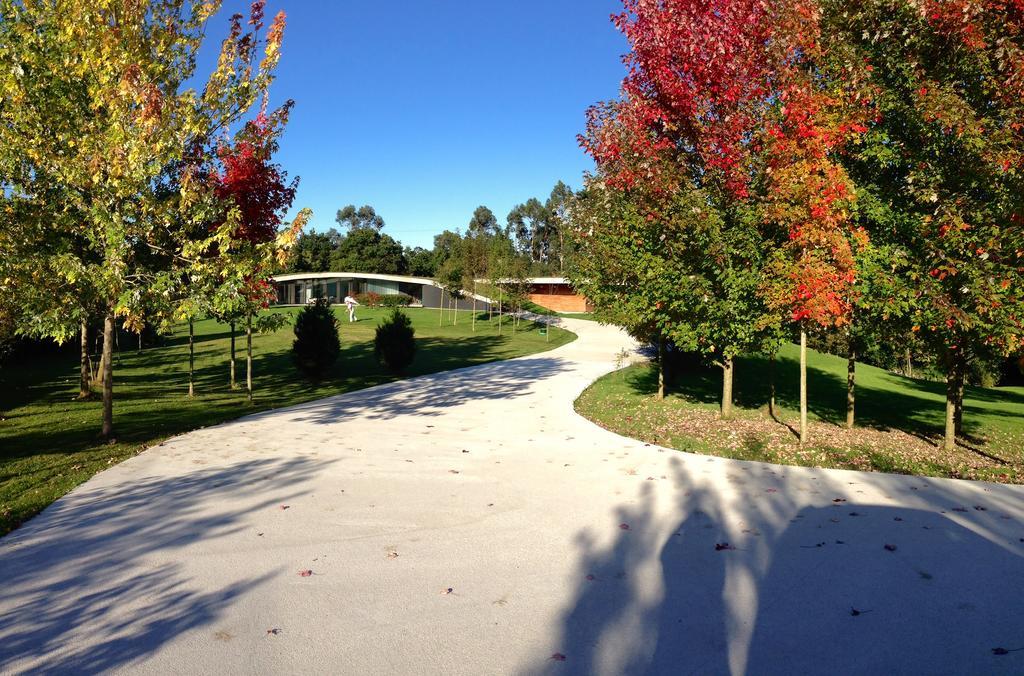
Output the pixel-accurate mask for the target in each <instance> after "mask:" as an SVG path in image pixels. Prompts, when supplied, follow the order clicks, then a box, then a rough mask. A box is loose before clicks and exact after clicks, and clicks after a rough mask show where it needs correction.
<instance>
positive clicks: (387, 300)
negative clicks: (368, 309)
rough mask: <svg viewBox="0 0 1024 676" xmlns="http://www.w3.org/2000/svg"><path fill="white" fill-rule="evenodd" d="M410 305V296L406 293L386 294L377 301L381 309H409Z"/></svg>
mask: <svg viewBox="0 0 1024 676" xmlns="http://www.w3.org/2000/svg"><path fill="white" fill-rule="evenodd" d="M410 303H412V296H410V295H409V294H406V293H388V294H384V295H383V296H381V297H380V298H378V299H377V304H378V305H379V306H381V307H409V304H410Z"/></svg>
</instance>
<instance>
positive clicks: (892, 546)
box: [885, 545, 896, 552]
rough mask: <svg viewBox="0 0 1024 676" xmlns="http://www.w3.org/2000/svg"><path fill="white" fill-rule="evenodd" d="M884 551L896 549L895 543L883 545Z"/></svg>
mask: <svg viewBox="0 0 1024 676" xmlns="http://www.w3.org/2000/svg"><path fill="white" fill-rule="evenodd" d="M885 551H887V552H894V551H896V545H885Z"/></svg>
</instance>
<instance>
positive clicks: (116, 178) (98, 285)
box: [0, 0, 284, 437]
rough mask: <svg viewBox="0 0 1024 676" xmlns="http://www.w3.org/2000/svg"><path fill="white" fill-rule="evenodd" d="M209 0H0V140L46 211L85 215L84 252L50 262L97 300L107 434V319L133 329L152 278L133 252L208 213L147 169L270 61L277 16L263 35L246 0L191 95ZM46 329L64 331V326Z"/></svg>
mask: <svg viewBox="0 0 1024 676" xmlns="http://www.w3.org/2000/svg"><path fill="white" fill-rule="evenodd" d="M218 8H219V3H218V2H200V1H199V0H152V1H151V2H148V3H139V2H135V1H132V0H107V1H105V2H102V3H100V4H99V5H96V4H85V5H73V4H62V5H61V6H60V8H59V11H58V10H57V9H55V8H54V7H53V6H52V5H51V4H50V3H22V2H17V1H16V0H2V1H0V44H2V45H4V48H3V49H2V50H0V92H2V95H3V100H4V101H5V104H4V105H2V106H0V128H2V129H3V132H2V133H3V137H2V138H0V146H3V147H4V149H5V150H4V151H3V152H4V154H5V155H13V156H15V157H17V159H18V161H20V162H21V163H23V165H27V166H28V167H30V170H29V172H28V173H32V174H34V175H38V176H45V177H47V178H48V179H49V180H52V181H53V182H54V183H55V184H58V185H60V186H63V190H62V203H61V204H50V205H47V209H46V211H47V212H48V213H51V214H53V213H58V212H60V211H62V210H66V209H71V210H73V211H74V212H77V213H80V214H83V215H85V217H84V219H83V221H82V222H81V223H80V224H79V225H78V227H79V228H80V232H81V234H82V236H83V240H84V241H86V242H88V244H89V248H88V251H87V252H85V254H87V255H83V256H81V257H76V256H74V255H72V254H65V255H63V256H62V257H61V258H60V259H59V262H58V263H56V264H55V265H53V267H56V268H57V269H59V270H61V272H62V276H63V277H64V278H68V279H69V280H72V279H74V280H77V279H79V278H85V279H87V280H88V284H89V286H90V287H91V288H94V289H96V292H97V295H98V296H99V297H100V298H101V299H102V300H103V315H104V335H105V340H104V359H103V360H102V361H103V363H104V374H103V375H104V377H103V382H104V388H103V429H102V433H103V435H104V436H105V437H110V436H112V434H113V360H112V358H111V351H112V348H113V335H114V330H115V321H116V318H118V317H121V318H123V320H124V324H125V326H126V327H127V328H129V329H131V330H138V329H140V328H141V326H142V325H143V323H144V312H145V304H146V296H147V293H148V290H149V289H150V288H151V287H152V285H153V282H154V279H153V275H152V273H151V268H150V267H149V266H148V264H147V263H146V262H145V261H144V260H143V259H144V258H145V257H147V256H149V255H150V254H151V253H152V252H154V251H158V252H161V253H162V255H164V256H166V257H173V256H175V255H178V254H176V251H177V250H178V248H179V245H178V242H179V241H181V237H180V234H181V233H180V232H178V231H176V230H175V228H176V227H177V226H178V225H179V224H180V223H182V222H208V220H209V219H208V216H209V214H208V213H204V212H202V211H201V210H198V211H197V210H194V209H193V206H194V205H195V201H194V200H193V199H192V195H193V194H195V193H201V192H203V191H204V190H205V189H206V187H205V186H204V185H203V182H202V181H200V180H197V178H198V177H197V176H195V175H193V174H191V173H189V172H187V171H186V172H185V174H184V178H183V180H182V183H181V190H182V193H183V195H182V199H180V200H173V201H168V200H166V199H163V196H162V195H160V193H159V177H160V175H161V174H162V173H163V172H164V171H165V170H166V168H167V167H168V166H169V165H171V164H172V163H175V162H188V161H189V159H190V157H191V155H190V153H192V152H194V149H195V148H197V147H202V146H203V145H205V144H206V143H207V142H208V141H209V140H210V139H212V138H213V137H214V135H215V134H216V133H217V132H218V131H219V130H222V129H224V128H227V127H228V126H229V125H231V124H232V123H233V122H235V121H236V120H238V119H239V118H240V117H241V115H243V114H244V112H245V111H246V110H248V109H249V108H250V107H251V106H252V105H253V103H255V102H256V101H257V100H258V99H259V97H260V96H262V95H263V94H264V92H266V90H267V88H268V86H269V84H270V82H271V80H272V77H273V71H274V68H275V67H276V65H277V62H278V59H279V57H280V47H281V40H282V36H283V30H284V15H283V14H279V15H278V16H277V17H276V18H275V20H274V22H273V23H272V25H271V26H270V27H269V30H268V31H267V32H266V35H265V36H263V35H261V34H260V30H261V29H262V28H263V20H262V14H263V3H262V2H256V3H254V4H253V8H252V15H251V16H250V22H249V24H248V26H249V29H248V30H246V29H245V28H244V27H243V24H242V20H243V17H241V16H240V15H236V16H235V17H233V18H232V20H231V28H230V33H229V35H228V37H227V38H226V39H225V40H224V41H223V42H222V43H221V51H220V56H219V59H218V61H217V66H216V68H215V69H214V71H213V73H212V74H211V75H210V77H209V78H208V79H207V80H206V82H205V85H204V86H203V88H202V90H201V91H199V92H197V91H196V90H194V89H192V88H190V87H189V84H190V83H191V82H192V81H193V78H194V75H195V69H196V54H197V53H198V51H199V48H200V46H201V44H202V41H203V37H204V35H205V31H206V23H207V21H208V20H209V18H210V17H211V15H212V14H213V13H214V12H215V11H216V10H217V9H218ZM22 190H23V191H24V192H26V193H32V194H36V195H39V196H40V198H42V196H43V194H44V193H43V192H42V191H36V190H35V189H34V188H33V187H32V186H24V187H23V188H22ZM65 200H66V201H65ZM175 209H177V210H178V213H173V214H172V213H170V212H171V211H173V210H175ZM54 227H59V225H55V226H54ZM55 302H59V299H51V300H50V301H49V303H47V304H46V306H44V309H45V307H52V305H53V304H54V303H55ZM48 332H49V333H51V334H53V335H54V336H55V337H58V338H65V337H66V336H67V330H66V328H65V327H60V326H54V327H52V328H51V329H49V330H48Z"/></svg>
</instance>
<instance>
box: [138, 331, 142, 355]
mask: <svg viewBox="0 0 1024 676" xmlns="http://www.w3.org/2000/svg"><path fill="white" fill-rule="evenodd" d="M138 354H142V329H139V351H138Z"/></svg>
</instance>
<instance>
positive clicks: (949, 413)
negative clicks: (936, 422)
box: [942, 359, 958, 451]
mask: <svg viewBox="0 0 1024 676" xmlns="http://www.w3.org/2000/svg"><path fill="white" fill-rule="evenodd" d="M956 371H957V365H956V362H955V360H953V359H951V360H950V363H949V367H948V369H947V371H946V429H945V436H944V438H943V442H942V448H943V449H944V450H947V451H952V450H954V449H955V448H956V394H957V389H958V387H957V374H956Z"/></svg>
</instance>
